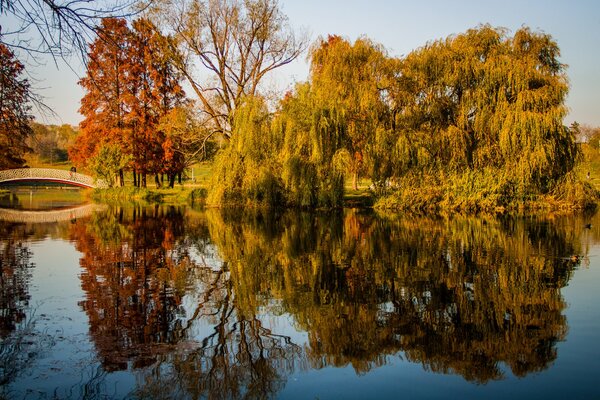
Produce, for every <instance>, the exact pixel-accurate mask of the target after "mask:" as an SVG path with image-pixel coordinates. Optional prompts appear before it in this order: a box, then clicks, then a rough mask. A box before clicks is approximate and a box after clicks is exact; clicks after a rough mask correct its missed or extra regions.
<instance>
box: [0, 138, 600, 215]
mask: <svg viewBox="0 0 600 400" xmlns="http://www.w3.org/2000/svg"><path fill="white" fill-rule="evenodd" d="M582 151H583V155H584V157H583V162H582V163H581V164H580V165H579V166H578V167H577V169H576V170H575V171H573V172H572V173H570V174H569V175H568V176H567V177H565V178H564V179H563V181H562V182H560V183H559V184H558V185H557V186H556V187H555V189H554V190H552V191H551V192H550V193H546V194H541V195H529V196H514V191H513V189H511V188H510V187H509V186H507V185H506V184H503V183H502V180H501V179H500V178H499V177H497V176H495V175H493V174H487V175H486V174H485V173H470V174H468V175H462V176H454V177H445V178H444V179H442V180H440V179H439V178H432V177H424V176H419V177H412V178H407V179H405V180H403V181H401V182H396V183H395V186H394V188H390V190H389V191H388V193H387V195H385V196H381V197H379V198H376V197H375V196H374V195H373V193H372V191H371V190H370V189H369V187H370V186H371V181H370V180H369V179H361V180H360V181H359V184H358V188H357V189H356V190H355V189H353V188H352V182H351V180H350V179H348V180H347V181H346V183H345V195H344V206H345V207H359V208H363V207H372V206H374V207H375V208H377V209H380V210H388V211H392V212H399V211H409V212H417V213H430V212H450V213H452V212H462V213H477V212H507V211H511V212H512V211H515V212H529V211H556V210H561V211H574V210H580V209H587V208H593V207H594V206H595V205H596V204H597V203H598V202H599V201H600V196H599V191H600V151H598V150H596V149H593V148H591V147H590V146H588V145H586V144H584V145H582ZM31 161H34V160H33V159H32V160H31ZM33 164H37V163H31V166H36V167H42V166H43V167H54V168H61V169H67V168H69V166H70V164H69V163H61V164H60V165H57V164H55V165H48V164H39V165H33ZM588 173H589V175H588ZM130 175H131V174H127V175H126V181H125V183H126V185H125V187H117V188H112V189H104V190H100V189H97V190H94V191H92V192H91V193H90V194H89V196H90V197H91V198H92V199H93V200H94V201H97V202H102V203H122V202H144V203H149V204H150V203H163V204H186V203H194V204H199V203H200V204H204V202H205V199H206V195H207V193H208V190H209V189H210V188H209V185H210V179H211V175H212V165H211V164H209V163H201V164H196V165H194V166H193V167H191V168H189V169H188V170H187V171H186V174H185V176H184V180H183V183H182V184H176V185H175V188H172V189H169V188H160V189H157V188H153V187H150V188H146V189H144V188H136V187H133V185H132V184H133V182H132V181H131V179H128V178H131V177H130ZM5 192H6V191H5ZM2 193H3V191H2V190H0V195H1V194H2Z"/></svg>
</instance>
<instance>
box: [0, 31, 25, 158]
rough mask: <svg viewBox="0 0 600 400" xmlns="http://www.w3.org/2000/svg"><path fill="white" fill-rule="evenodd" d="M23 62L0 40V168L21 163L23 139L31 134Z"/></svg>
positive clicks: (23, 151) (23, 149)
mask: <svg viewBox="0 0 600 400" xmlns="http://www.w3.org/2000/svg"><path fill="white" fill-rule="evenodd" d="M24 69H25V66H24V65H23V64H22V63H21V62H20V61H19V60H17V58H16V57H15V55H14V53H13V52H12V51H11V50H10V49H9V48H8V47H7V46H6V45H4V44H3V43H1V42H0V169H9V168H18V167H22V166H23V165H24V164H25V159H24V158H23V155H24V154H25V153H26V152H27V151H29V150H30V149H29V147H28V146H27V144H26V139H27V138H28V137H29V136H30V135H31V134H32V132H33V131H32V129H31V127H30V126H29V123H30V122H31V120H32V116H31V114H30V111H31V106H30V105H29V99H30V94H29V86H30V84H29V81H28V80H27V78H23V77H22V74H23V73H24Z"/></svg>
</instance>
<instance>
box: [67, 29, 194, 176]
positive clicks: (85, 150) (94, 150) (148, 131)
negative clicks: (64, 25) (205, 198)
mask: <svg viewBox="0 0 600 400" xmlns="http://www.w3.org/2000/svg"><path fill="white" fill-rule="evenodd" d="M98 31H99V35H98V38H97V39H96V41H94V43H92V45H91V46H90V53H89V63H88V71H87V74H86V76H85V77H84V78H83V79H81V80H80V85H81V86H83V88H84V89H85V90H86V94H85V95H84V97H83V98H82V100H81V108H80V112H81V114H82V115H83V116H84V120H83V121H82V122H81V124H80V128H81V133H80V135H79V136H78V138H77V140H76V143H75V145H74V146H73V147H72V148H71V149H70V150H69V157H70V159H71V160H72V161H73V162H74V163H75V164H76V165H78V166H82V167H85V166H87V165H88V164H89V160H90V159H92V158H93V157H97V155H98V154H99V150H100V149H101V148H102V146H104V145H105V144H107V143H111V144H113V145H114V144H116V145H118V146H119V147H120V149H121V151H122V153H123V154H125V155H127V156H129V157H130V159H131V160H132V161H131V163H130V165H129V166H128V167H127V168H128V169H131V170H132V171H133V172H134V184H135V185H136V186H143V187H145V186H146V175H147V174H148V173H152V174H156V176H157V184H158V182H159V181H158V174H159V173H164V172H167V171H165V170H164V168H163V165H164V164H165V163H164V151H163V142H164V137H165V135H164V134H162V133H161V132H160V131H159V130H158V121H159V119H160V118H161V117H162V116H164V115H165V114H167V113H168V112H169V111H170V110H171V109H172V108H173V107H175V106H176V105H178V104H179V103H180V102H181V101H182V100H183V97H184V93H183V90H182V89H181V86H180V85H179V80H180V78H179V76H178V75H177V74H176V73H175V72H173V69H172V68H171V67H170V64H169V63H168V62H167V58H166V56H165V55H164V54H163V53H162V52H161V50H160V48H161V47H160V44H161V41H162V40H163V38H162V37H161V36H160V34H159V33H158V32H157V31H156V29H155V28H154V26H153V25H152V24H151V23H150V22H148V21H147V20H144V19H139V20H136V21H134V23H133V28H132V29H130V28H129V27H128V26H127V22H126V21H125V20H123V19H116V18H110V19H105V20H103V22H102V26H101V27H99V28H98ZM118 172H119V177H120V184H121V186H123V184H124V177H123V169H120V170H119V171H118ZM177 172H181V171H177Z"/></svg>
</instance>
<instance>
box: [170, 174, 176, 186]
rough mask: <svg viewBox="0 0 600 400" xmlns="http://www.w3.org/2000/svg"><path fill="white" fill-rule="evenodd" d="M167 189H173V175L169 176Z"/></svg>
mask: <svg viewBox="0 0 600 400" xmlns="http://www.w3.org/2000/svg"><path fill="white" fill-rule="evenodd" d="M169 187H170V188H171V189H172V188H174V187H175V174H170V175H169Z"/></svg>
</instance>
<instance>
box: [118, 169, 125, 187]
mask: <svg viewBox="0 0 600 400" xmlns="http://www.w3.org/2000/svg"><path fill="white" fill-rule="evenodd" d="M119 184H120V185H121V187H123V186H125V174H124V173H123V168H121V169H120V170H119Z"/></svg>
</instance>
